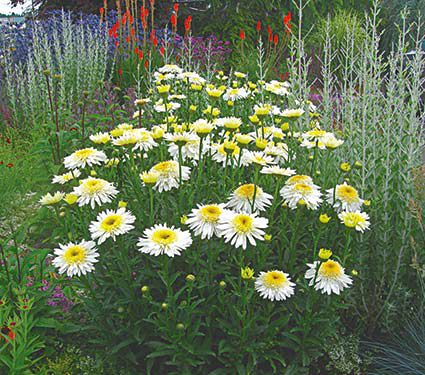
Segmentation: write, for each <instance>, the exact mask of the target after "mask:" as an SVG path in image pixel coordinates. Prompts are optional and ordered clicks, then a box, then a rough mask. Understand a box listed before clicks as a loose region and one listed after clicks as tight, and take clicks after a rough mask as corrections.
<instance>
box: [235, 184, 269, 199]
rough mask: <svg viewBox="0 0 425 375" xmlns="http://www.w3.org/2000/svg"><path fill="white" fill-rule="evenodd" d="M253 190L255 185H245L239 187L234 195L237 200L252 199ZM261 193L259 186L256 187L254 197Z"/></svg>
mask: <svg viewBox="0 0 425 375" xmlns="http://www.w3.org/2000/svg"><path fill="white" fill-rule="evenodd" d="M254 190H255V185H254V184H245V185H242V186H239V187H238V188H237V189H236V190H235V193H236V195H237V196H238V197H239V198H245V199H253V198H254ZM262 192H263V191H262V190H261V188H260V187H259V186H257V191H256V193H255V195H256V196H257V197H258V196H259V195H260V194H261V193H262Z"/></svg>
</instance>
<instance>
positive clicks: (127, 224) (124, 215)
mask: <svg viewBox="0 0 425 375" xmlns="http://www.w3.org/2000/svg"><path fill="white" fill-rule="evenodd" d="M135 221H136V217H135V216H133V215H132V214H131V213H130V212H128V211H126V209H125V208H124V207H122V208H119V209H118V210H116V211H114V210H106V211H103V212H100V213H99V214H98V215H97V217H96V221H92V222H91V224H90V228H89V230H90V233H91V236H92V238H93V239H94V240H97V243H98V244H99V245H100V244H101V243H103V242H105V241H106V240H107V239H108V238H110V237H111V238H112V239H113V240H114V241H115V238H116V237H117V236H119V235H121V234H125V233H127V232H129V231H130V230H132V229H133V228H134V225H133V223H134V222H135Z"/></svg>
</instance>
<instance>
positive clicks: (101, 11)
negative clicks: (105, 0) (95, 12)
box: [99, 7, 105, 16]
mask: <svg viewBox="0 0 425 375" xmlns="http://www.w3.org/2000/svg"><path fill="white" fill-rule="evenodd" d="M99 13H100V15H101V16H103V13H105V8H104V7H100V8H99Z"/></svg>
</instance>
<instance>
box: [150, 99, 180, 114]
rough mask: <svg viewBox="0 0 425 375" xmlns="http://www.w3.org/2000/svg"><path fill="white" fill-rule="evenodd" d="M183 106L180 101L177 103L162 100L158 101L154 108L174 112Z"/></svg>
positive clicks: (158, 110)
mask: <svg viewBox="0 0 425 375" xmlns="http://www.w3.org/2000/svg"><path fill="white" fill-rule="evenodd" d="M180 107H181V104H180V103H176V102H168V103H166V104H165V103H163V102H162V100H160V101H158V102H157V103H156V104H155V105H154V106H153V108H154V109H155V111H157V112H167V111H168V112H173V111H175V110H177V109H179V108H180Z"/></svg>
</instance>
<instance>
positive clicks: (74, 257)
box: [63, 245, 86, 264]
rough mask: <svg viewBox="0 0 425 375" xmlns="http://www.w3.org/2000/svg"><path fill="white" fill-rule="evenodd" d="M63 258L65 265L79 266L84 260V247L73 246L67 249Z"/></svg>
mask: <svg viewBox="0 0 425 375" xmlns="http://www.w3.org/2000/svg"><path fill="white" fill-rule="evenodd" d="M63 258H64V259H65V262H66V263H67V264H80V263H83V262H84V260H85V259H86V250H85V249H84V247H82V246H79V245H74V246H71V247H70V248H68V250H66V251H65V253H64V254H63Z"/></svg>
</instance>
